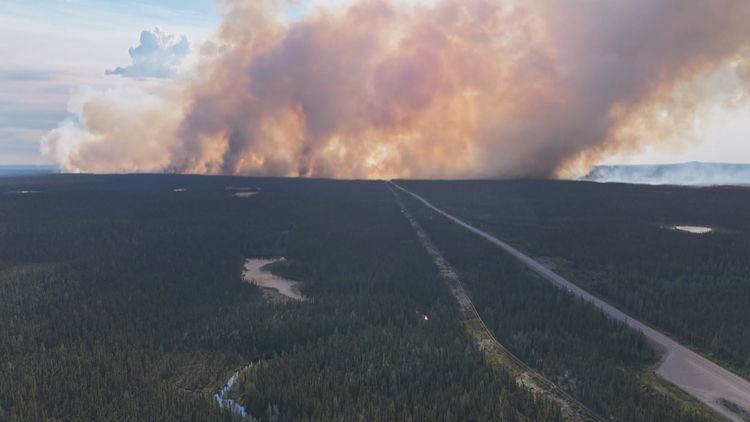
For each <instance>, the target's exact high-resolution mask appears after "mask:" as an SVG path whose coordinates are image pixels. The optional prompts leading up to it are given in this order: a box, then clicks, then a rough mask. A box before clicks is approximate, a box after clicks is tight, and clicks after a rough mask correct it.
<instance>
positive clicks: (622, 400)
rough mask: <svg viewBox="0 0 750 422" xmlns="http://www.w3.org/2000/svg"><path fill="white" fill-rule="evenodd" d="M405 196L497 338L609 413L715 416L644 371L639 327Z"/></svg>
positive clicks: (646, 354)
mask: <svg viewBox="0 0 750 422" xmlns="http://www.w3.org/2000/svg"><path fill="white" fill-rule="evenodd" d="M406 200H407V204H408V205H409V208H410V209H411V210H412V213H414V214H415V215H416V216H417V218H418V220H419V221H420V224H421V225H422V227H423V228H424V229H425V231H426V232H427V233H429V235H430V237H431V238H432V240H433V241H434V242H435V243H436V245H437V246H438V248H440V249H441V250H442V251H443V253H444V254H445V256H446V258H447V259H448V261H450V263H451V264H452V265H453V266H454V267H455V268H456V269H457V271H458V272H459V274H460V276H461V278H462V280H463V283H464V285H465V286H466V287H467V288H468V290H469V291H470V292H471V295H472V298H473V301H474V304H475V305H476V307H477V309H478V311H479V313H480V315H481V316H482V318H483V319H484V321H485V322H486V323H487V325H488V326H489V327H490V328H491V329H492V330H493V332H494V334H495V336H496V337H497V338H498V340H499V341H500V342H501V343H502V344H503V345H505V346H506V347H507V348H508V349H509V350H510V351H511V352H512V353H513V354H515V355H516V356H518V357H519V358H520V359H521V360H523V361H524V362H526V363H527V364H528V365H530V366H532V367H533V368H535V369H536V370H538V371H539V372H541V373H542V374H544V375H545V376H546V377H547V378H548V379H550V380H552V381H553V382H555V383H556V384H557V385H558V386H559V387H561V388H562V389H563V390H565V391H566V392H568V393H569V394H570V395H572V396H574V397H575V398H577V399H578V400H580V401H581V402H582V403H583V404H585V405H587V406H588V407H589V408H590V409H592V410H593V411H595V412H596V413H598V414H599V415H601V416H603V417H604V418H605V419H607V420H629V421H670V420H672V421H691V420H692V421H701V420H711V419H712V418H713V417H712V415H710V414H709V413H708V412H707V411H706V410H704V409H702V408H699V407H697V406H695V405H694V404H693V403H692V402H690V403H689V405H687V404H685V402H683V401H681V400H677V399H675V397H673V396H672V395H670V394H666V393H664V392H660V391H659V390H657V389H654V388H650V387H649V385H648V384H647V383H646V382H644V381H643V380H642V379H641V378H640V377H641V375H640V374H641V373H642V372H643V371H644V370H645V369H646V368H648V367H649V366H650V365H652V364H654V363H655V361H656V358H657V357H656V356H655V355H654V353H653V352H652V350H651V349H650V348H649V347H648V345H647V344H646V342H645V340H644V339H643V338H642V337H641V336H640V335H638V334H637V333H635V332H633V331H632V330H630V329H628V328H626V327H625V326H623V325H621V324H619V323H615V322H613V321H611V320H609V319H607V318H606V317H605V316H604V315H603V314H602V313H601V312H600V311H598V310H597V309H595V308H594V307H593V306H591V305H590V304H587V303H584V302H582V301H580V300H578V299H575V298H574V297H573V296H571V295H569V294H568V293H566V292H564V291H562V290H560V289H557V288H555V287H553V286H552V285H551V284H550V283H548V282H547V281H544V280H542V279H540V278H538V277H537V276H535V275H533V274H531V273H530V272H529V271H528V270H527V269H526V268H525V267H523V266H522V265H521V264H520V263H518V262H516V261H515V260H514V258H512V257H510V256H509V255H506V254H504V253H503V252H502V251H501V250H500V249H498V248H497V247H495V246H494V245H491V244H490V243H488V242H486V241H484V240H482V239H481V238H479V237H477V236H475V235H474V234H472V233H470V232H468V231H466V230H464V229H462V228H460V227H458V226H457V225H455V224H454V223H452V222H450V221H448V220H447V219H445V218H443V217H441V216H438V215H437V214H436V213H434V212H433V211H431V210H429V209H427V208H426V207H424V206H423V205H421V204H419V203H418V202H417V201H416V200H414V199H413V198H407V199H406Z"/></svg>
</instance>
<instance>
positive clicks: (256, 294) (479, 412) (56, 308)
mask: <svg viewBox="0 0 750 422" xmlns="http://www.w3.org/2000/svg"><path fill="white" fill-rule="evenodd" d="M419 187H420V189H422V188H425V189H426V188H427V186H426V185H421V184H420V185H419ZM237 192H253V193H255V194H254V195H252V196H246V197H238V196H235V194H236V193H237ZM477 197H479V195H477ZM407 203H408V205H409V207H410V208H411V209H412V212H414V214H415V215H417V216H418V218H419V219H420V222H421V223H422V224H423V226H424V228H425V229H426V230H427V232H428V233H429V235H430V236H432V237H434V239H433V240H434V241H435V243H436V244H437V245H438V246H439V247H440V248H441V249H443V250H444V252H445V254H446V256H447V258H448V259H449V260H450V261H451V263H452V264H453V265H454V266H455V267H456V268H457V269H458V270H459V271H460V272H461V276H462V278H463V279H465V282H466V284H467V286H468V287H469V290H470V293H471V294H472V296H473V298H474V301H475V302H476V305H477V308H478V309H479V311H480V313H481V314H482V317H483V318H484V319H485V321H486V322H487V324H488V326H490V327H491V329H492V330H493V331H494V332H495V334H496V335H497V337H498V339H499V340H500V341H501V342H503V343H504V344H505V345H506V346H507V347H508V348H509V349H511V350H512V351H513V352H514V353H515V354H516V355H517V356H519V357H521V358H522V359H523V360H524V361H525V362H526V363H527V364H528V365H530V366H533V367H534V368H536V369H537V370H539V371H540V372H541V373H543V374H544V375H545V376H547V377H548V378H549V379H550V380H552V381H553V382H555V383H556V384H558V385H559V386H560V387H561V388H563V389H564V390H565V391H567V392H569V393H570V394H571V395H574V396H575V397H576V398H577V399H578V400H580V401H581V402H583V403H585V404H586V405H587V406H589V407H590V408H591V409H592V410H593V411H595V412H596V413H597V414H598V415H600V416H601V417H602V418H604V419H608V420H618V421H669V420H675V421H677V420H680V421H703V420H711V419H712V416H711V415H710V414H707V413H706V412H705V410H704V409H703V408H701V407H699V406H697V405H695V403H693V402H691V401H690V400H688V399H686V398H685V397H683V396H681V395H680V394H679V393H678V392H675V391H674V390H673V389H670V388H669V386H665V385H662V384H660V382H659V381H658V380H655V379H652V378H649V377H648V375H647V374H648V373H649V371H648V370H647V369H648V367H649V365H652V364H653V363H654V362H655V360H656V359H657V356H656V355H655V354H654V352H653V351H652V350H650V349H649V348H648V347H647V346H646V344H645V343H644V341H643V339H642V338H641V337H640V336H639V335H637V334H636V333H634V332H631V331H628V330H626V329H625V328H623V327H621V326H619V325H617V324H614V323H612V322H610V321H608V320H606V319H604V318H603V317H601V316H600V315H599V314H598V313H597V312H596V311H595V310H594V309H592V308H590V307H589V306H588V305H585V304H583V303H579V302H578V301H576V300H573V299H571V298H570V297H568V296H567V295H565V294H564V293H562V292H560V291H557V290H555V289H554V288H551V287H550V286H548V285H546V284H545V283H543V282H541V281H540V280H537V279H536V278H534V276H532V275H530V274H529V273H528V272H526V271H525V270H524V269H523V268H520V267H519V266H518V265H516V264H515V263H514V262H512V261H510V260H507V259H497V256H498V254H497V251H496V250H493V249H488V248H487V246H486V245H484V244H483V243H481V242H477V240H476V239H473V238H471V237H467V235H466V233H463V232H461V231H460V230H457V229H456V228H455V227H453V226H451V225H450V224H446V222H445V221H442V220H441V219H439V218H435V216H433V215H431V214H429V212H427V211H426V210H425V209H423V208H420V207H418V206H416V204H414V203H412V202H409V201H407ZM478 209H482V208H478ZM484 209H485V210H486V209H487V208H484ZM563 211H564V210H563ZM492 212H494V211H492ZM487 215H488V216H489V215H491V213H490V214H487ZM498 215H499V216H500V217H502V216H503V215H504V214H502V213H498ZM526 217H529V216H526ZM485 218H487V219H488V220H487V221H490V220H489V217H487V216H485ZM493 221H496V222H497V223H498V224H500V223H502V220H501V219H498V220H493ZM724 227H729V226H724ZM515 233H516V234H517V235H518V236H517V237H516V240H518V239H521V236H520V235H519V234H521V233H522V231H520V230H518V231H516V232H515ZM675 235H677V234H675ZM531 240H532V239H531V238H527V241H528V242H529V243H524V245H525V246H528V245H531V244H532V243H531ZM556 247H559V246H556ZM549 255H550V256H560V255H552V254H549ZM250 257H266V258H271V257H285V258H286V260H285V261H283V262H281V263H276V264H274V265H273V266H272V271H273V272H274V273H276V274H278V275H280V276H283V277H286V278H289V279H292V280H296V281H299V282H301V283H302V284H301V286H302V293H303V294H304V295H305V296H306V297H308V298H310V299H311V300H309V301H305V302H293V301H292V302H289V303H274V302H269V301H266V300H264V296H263V294H261V291H260V290H259V289H258V288H257V287H255V286H253V285H250V284H248V283H246V282H244V281H243V280H242V279H241V276H240V275H241V271H242V267H243V263H244V260H245V259H246V258H250ZM571 262H572V260H571ZM608 262H614V261H608ZM587 264H588V263H587ZM577 268H579V269H583V268H586V269H588V267H587V266H584V265H581V266H580V267H577ZM595 268H598V267H594V269H595ZM575 269H576V267H571V268H570V270H571V271H573V270H575ZM0 319H1V320H2V321H3V324H0V356H1V357H2V360H0V420H2V421H6V420H7V421H143V420H160V421H161V420H164V421H171V420H174V421H226V422H230V421H239V420H240V419H242V418H241V417H240V416H239V415H238V414H237V413H234V412H232V411H230V410H229V409H224V408H221V407H220V406H218V405H217V403H216V401H215V400H214V398H213V395H214V394H215V393H216V392H218V391H219V389H221V387H222V385H223V384H224V383H225V382H226V381H227V380H228V379H229V378H230V376H232V374H234V373H235V372H239V376H238V381H237V383H236V385H235V386H234V387H233V388H232V389H231V390H230V391H229V396H230V397H231V398H232V399H234V400H236V401H237V402H238V403H240V404H242V405H243V406H244V408H245V409H246V410H247V416H246V417H245V418H244V419H243V420H246V421H352V420H362V421H425V420H436V421H438V420H439V421H488V420H498V421H561V420H562V415H561V412H560V409H559V408H558V407H557V405H556V404H555V403H553V402H551V401H548V400H547V399H545V398H543V397H541V396H538V395H536V394H534V393H533V392H531V391H529V390H528V389H526V388H522V387H520V386H519V385H518V384H517V382H516V381H515V379H514V378H513V376H512V374H510V373H508V372H506V371H504V370H503V369H502V368H498V367H497V366H496V365H492V364H491V362H488V361H487V359H486V357H485V355H483V354H482V353H481V352H480V351H479V350H478V349H477V347H476V346H475V344H474V343H473V341H472V339H471V336H470V333H468V332H467V329H466V326H465V325H464V323H463V321H462V320H461V316H460V315H459V312H458V308H457V306H456V304H455V302H454V298H453V296H452V295H451V293H450V291H449V290H448V288H447V287H446V286H445V285H444V283H443V282H442V281H441V278H440V277H439V274H438V269H437V268H436V266H435V265H434V262H433V261H432V260H431V258H430V257H429V255H427V253H426V252H425V250H424V249H423V247H422V245H421V243H420V242H419V240H418V239H417V237H416V235H415V233H414V231H413V230H412V227H411V226H410V223H409V222H408V221H407V219H406V218H404V216H403V214H402V212H401V210H400V208H399V206H398V205H397V204H396V202H395V201H394V197H393V195H392V193H391V191H390V190H389V189H388V188H387V187H386V185H385V184H384V183H383V182H378V181H371V182H365V181H331V180H314V179H272V178H266V179H263V178H240V177H206V176H178V175H121V176H93V175H54V176H33V177H32V176H25V177H8V178H0ZM730 329H731V327H729V326H727V328H725V330H726V332H727V333H730ZM727 344H729V343H727ZM727 350H729V349H727Z"/></svg>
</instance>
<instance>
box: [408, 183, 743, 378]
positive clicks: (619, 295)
mask: <svg viewBox="0 0 750 422" xmlns="http://www.w3.org/2000/svg"><path fill="white" fill-rule="evenodd" d="M405 185H406V186H408V187H409V188H410V189H413V190H415V191H416V192H417V193H419V194H421V195H423V196H425V197H426V198H427V199H428V200H430V201H432V202H433V203H435V204H436V205H437V206H440V207H442V208H443V209H445V210H446V211H448V212H451V213H453V214H455V215H457V216H459V217H461V218H464V219H466V220H467V221H469V222H470V223H472V224H475V225H477V226H478V227H481V228H482V229H484V230H487V231H489V232H491V233H494V234H496V235H498V237H500V238H502V239H504V240H506V241H509V242H510V243H512V244H514V245H515V246H517V247H519V248H520V249H522V250H524V251H525V252H527V253H529V254H532V255H533V256H538V257H546V258H547V259H548V260H549V261H552V262H554V263H555V265H556V268H555V270H556V271H558V272H560V273H562V274H563V275H565V276H566V277H567V278H568V279H570V280H571V281H574V282H576V283H578V284H579V285H581V286H582V287H584V288H586V289H587V290H589V291H591V292H592V293H595V294H597V295H598V296H600V297H603V298H606V299H607V300H608V301H610V302H611V303H614V304H616V305H617V306H619V307H621V308H622V309H624V310H627V311H628V312H629V313H631V314H633V315H635V316H638V317H640V318H641V319H643V320H645V321H647V322H648V323H650V324H651V325H653V326H656V327H658V328H660V329H661V330H663V331H665V332H667V333H669V334H671V335H672V336H674V337H675V338H677V339H679V340H680V341H681V342H683V343H686V344H690V345H692V346H693V347H694V348H696V349H697V350H700V351H702V352H703V353H704V354H706V355H709V356H712V357H713V358H714V359H716V360H719V361H723V362H726V363H727V364H729V365H730V366H731V367H733V368H734V369H735V370H736V371H737V372H739V373H741V374H743V375H745V376H750V324H748V321H750V307H748V306H747V304H748V303H750V278H749V277H748V274H750V220H748V218H747V216H748V215H750V189H748V188H742V187H707V188H692V187H675V186H660V187H656V186H637V185H620V184H596V183H580V182H549V181H509V182H405ZM674 225H693V226H707V227H712V228H714V229H715V231H714V232H713V233H709V234H703V235H697V234H690V233H685V232H680V231H675V230H671V229H670V227H671V226H674ZM550 258H551V259H550Z"/></svg>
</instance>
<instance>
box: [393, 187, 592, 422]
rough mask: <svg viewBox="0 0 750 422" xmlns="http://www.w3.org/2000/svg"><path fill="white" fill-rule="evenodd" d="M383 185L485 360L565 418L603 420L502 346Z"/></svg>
mask: <svg viewBox="0 0 750 422" xmlns="http://www.w3.org/2000/svg"><path fill="white" fill-rule="evenodd" d="M386 185H387V186H388V189H390V190H391V192H392V193H393V195H394V197H395V199H396V203H397V204H398V206H399V207H400V208H401V212H402V213H403V215H404V217H406V219H407V220H408V221H409V223H410V224H411V226H412V228H413V229H414V231H415V232H416V234H417V237H418V238H419V240H420V242H421V243H422V246H423V247H424V248H425V249H426V250H427V253H428V254H429V255H430V257H431V258H432V259H433V261H434V262H435V265H436V266H437V267H438V269H439V270H440V274H441V275H442V277H443V279H444V281H445V283H446V284H447V285H448V288H449V289H450V290H451V293H452V294H453V296H454V297H455V298H456V301H457V302H458V304H459V309H460V312H461V315H462V317H463V318H464V323H465V326H466V328H467V330H468V331H469V334H470V335H471V336H472V337H473V339H474V340H475V341H476V342H477V346H478V347H479V349H480V350H481V351H482V352H483V353H484V354H485V355H487V357H488V358H489V359H488V360H489V361H490V362H493V363H496V364H499V365H501V366H503V368H504V369H505V370H507V371H509V372H511V373H512V374H513V375H514V376H515V379H516V383H518V384H519V385H520V386H521V387H523V388H526V389H528V390H531V391H533V392H534V393H537V394H540V395H541V396H543V397H546V398H548V399H550V400H552V401H554V402H556V403H557V404H558V405H559V406H560V409H561V411H562V413H563V417H564V418H565V419H566V420H574V421H601V420H603V419H602V418H601V417H600V416H598V415H597V414H596V413H594V412H593V411H591V410H590V409H589V408H587V407H586V406H584V405H583V404H582V403H580V402H579V401H578V400H576V399H575V398H573V397H571V396H570V395H569V394H567V393H565V392H564V391H563V390H562V389H560V388H559V387H558V386H557V385H555V384H554V383H553V382H551V381H550V380H548V379H547V378H545V377H544V376H543V375H541V374H540V373H538V372H537V371H535V370H533V369H532V368H530V367H529V366H528V365H526V364H525V363H524V362H523V361H522V360H521V359H519V358H518V357H516V356H515V355H514V354H513V353H511V352H510V351H509V350H508V349H507V348H505V346H503V345H502V344H501V343H500V342H499V341H498V340H497V338H495V335H494V334H492V331H491V330H490V329H489V328H488V327H487V325H486V324H485V323H484V320H483V319H482V318H481V316H480V315H479V312H478V311H477V309H476V308H475V307H474V303H473V302H472V300H471V298H470V297H469V295H468V293H467V292H466V289H465V288H464V286H463V284H462V283H461V279H460V278H459V277H458V273H457V272H456V271H455V270H454V269H453V267H452V266H451V265H450V263H448V260H447V259H446V258H445V256H444V255H443V254H442V252H440V250H439V249H438V248H437V246H435V244H434V243H433V242H432V240H431V239H430V238H429V236H427V233H425V231H424V229H422V226H421V225H420V224H419V222H417V220H416V218H415V217H414V216H413V215H412V214H411V212H410V211H409V209H408V208H407V207H406V204H404V202H403V201H402V199H401V197H400V196H399V194H398V192H396V190H394V189H393V188H392V186H391V183H390V182H389V183H387V184H386ZM397 187H398V186H397Z"/></svg>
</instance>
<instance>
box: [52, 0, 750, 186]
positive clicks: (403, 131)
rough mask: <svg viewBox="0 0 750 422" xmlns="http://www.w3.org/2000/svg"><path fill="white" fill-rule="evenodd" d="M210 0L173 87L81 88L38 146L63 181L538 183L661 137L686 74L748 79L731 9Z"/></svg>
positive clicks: (639, 0) (723, 5)
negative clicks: (219, 15) (191, 62)
mask: <svg viewBox="0 0 750 422" xmlns="http://www.w3.org/2000/svg"><path fill="white" fill-rule="evenodd" d="M222 4H223V6H224V7H225V8H227V12H228V13H227V17H226V19H225V22H224V23H223V25H222V28H221V30H220V31H219V34H218V35H217V36H216V39H215V40H213V42H212V43H211V44H210V45H209V46H210V47H212V48H204V50H205V51H206V54H205V55H204V56H203V58H202V59H201V60H200V61H199V63H198V65H197V68H196V69H195V74H194V75H193V76H191V77H190V78H188V79H186V80H184V81H183V82H181V83H180V84H179V85H180V86H179V88H178V89H166V90H165V89H160V90H154V89H151V90H150V91H149V92H146V93H137V92H136V93H127V94H126V93H122V92H120V93H113V92H105V93H95V92H94V93H92V92H89V93H87V94H86V96H85V97H84V98H78V99H77V100H76V102H75V104H76V106H74V107H72V111H73V113H74V114H75V118H74V119H72V120H70V121H68V122H66V123H64V124H62V125H61V126H60V127H59V128H58V129H56V130H53V131H52V132H50V133H49V134H48V135H47V136H46V137H45V139H44V140H43V149H44V150H45V151H46V152H47V153H48V154H49V155H50V156H52V157H54V158H55V159H56V160H57V161H58V162H59V163H60V165H61V166H62V167H63V168H64V169H66V170H68V171H101V172H121V171H136V170H137V171H163V170H165V169H174V170H177V171H181V172H190V173H223V174H244V175H281V176H298V175H299V176H323V177H352V178H385V177H420V178H432V177H532V176H533V177H550V176H556V175H558V176H559V175H561V174H566V173H570V172H576V171H581V170H583V171H584V172H585V170H586V169H587V168H588V166H589V165H590V164H592V163H594V162H596V160H598V159H600V158H602V157H603V156H606V155H607V154H609V153H613V152H622V151H624V150H633V149H637V148H638V147H639V146H640V145H641V144H640V142H642V140H643V139H659V140H660V142H666V140H667V139H673V138H676V137H677V136H675V134H676V133H679V132H681V131H682V130H683V128H685V127H689V126H690V122H691V121H692V119H694V117H695V115H696V113H697V112H698V111H699V110H700V106H701V104H702V103H704V102H705V101H707V99H708V97H710V96H711V92H708V93H707V92H705V90H702V89H701V86H702V85H701V83H700V81H701V80H702V78H703V79H705V78H707V77H709V76H710V75H712V74H717V72H719V73H721V72H724V73H728V74H730V75H732V77H733V80H734V82H735V83H736V82H737V81H742V85H740V86H743V87H746V86H747V85H746V84H747V82H749V81H748V79H750V78H748V76H747V75H748V71H747V69H748V68H750V67H749V66H748V64H747V63H748V62H747V59H746V55H745V54H744V53H746V52H747V51H748V47H749V46H750V25H748V22H750V2H748V1H747V0H712V1H705V0H535V1H533V2H531V1H529V2H527V1H513V0H424V1H419V0H413V1H411V2H408V4H407V2H403V1H401V2H398V1H387V0H355V1H350V2H348V3H346V4H340V5H338V6H337V7H335V8H334V7H325V5H321V6H319V7H317V8H315V9H314V10H313V11H312V12H311V13H310V14H308V15H307V16H306V17H304V18H303V19H301V20H298V21H293V22H291V21H288V20H285V19H283V18H280V16H281V12H280V11H281V10H282V9H281V8H282V5H281V4H278V3H277V2H273V1H270V0H222ZM743 89H745V91H743V94H742V97H743V98H745V97H746V96H747V95H746V94H747V90H746V88H743ZM175 91H177V92H175ZM122 97H126V98H122Z"/></svg>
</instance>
